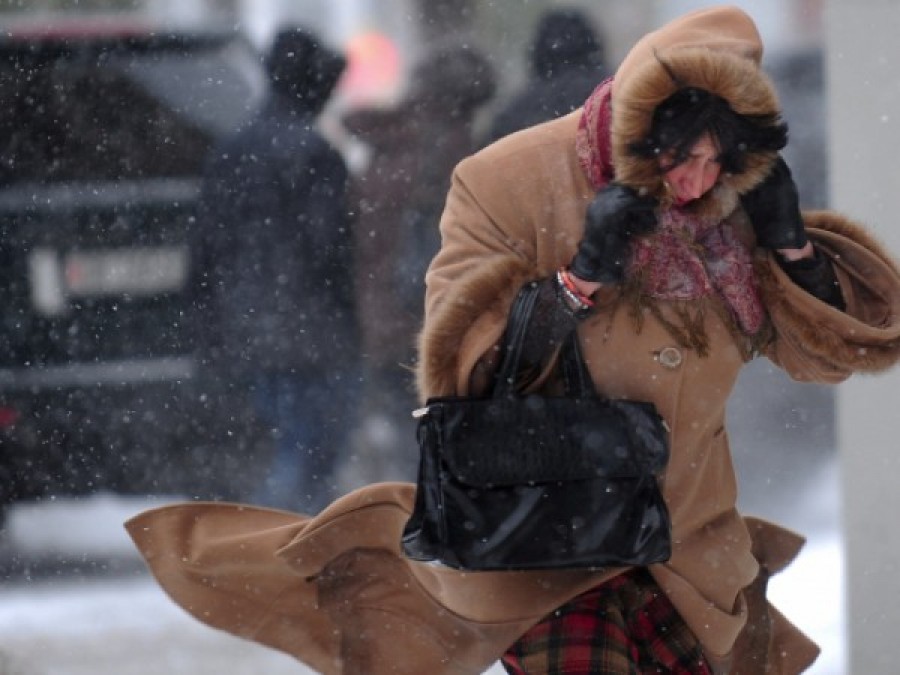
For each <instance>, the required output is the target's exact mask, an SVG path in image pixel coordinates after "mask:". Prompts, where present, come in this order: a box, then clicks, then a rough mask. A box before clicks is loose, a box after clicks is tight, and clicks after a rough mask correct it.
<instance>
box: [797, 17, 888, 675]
mask: <svg viewBox="0 0 900 675" xmlns="http://www.w3.org/2000/svg"><path fill="white" fill-rule="evenodd" d="M898 25H900V3H897V2H895V1H894V0H857V2H853V3H849V2H846V1H845V0H827V3H826V35H827V40H826V45H827V81H828V83H829V104H828V113H829V117H830V121H829V129H830V133H829V144H830V147H829V151H830V155H831V177H832V179H831V195H832V205H833V208H835V209H836V210H838V211H841V212H844V213H847V214H848V215H851V216H853V217H854V218H856V219H858V220H860V221H862V222H864V223H867V224H868V225H870V226H871V227H872V230H873V231H874V233H875V234H876V236H877V237H878V238H879V239H880V240H881V241H882V242H883V243H884V244H885V245H886V246H887V247H888V248H889V249H890V250H891V251H892V252H893V253H894V255H895V256H898V255H900V226H898V218H900V168H898V167H900V77H898V75H897V66H898V64H900V40H898V39H897V26H898ZM898 392H900V369H894V370H893V371H891V372H890V373H887V374H884V375H879V376H876V377H870V376H860V375H856V376H854V377H853V378H851V380H850V381H849V382H847V383H845V384H843V385H841V386H840V387H838V392H837V411H838V419H837V426H838V448H839V453H840V457H841V464H842V475H843V492H844V534H845V542H846V551H847V553H846V555H847V561H846V562H847V564H846V574H847V577H846V589H847V608H846V610H847V611H846V627H847V631H848V639H849V650H848V653H849V661H850V663H849V668H848V672H850V673H892V672H897V664H898V663H900V640H898V639H897V627H898V626H900V577H898V574H900V522H898V521H900V487H898V482H897V481H898V478H900V427H898V425H897V420H898V418H900V403H898ZM810 600H811V601H812V602H815V598H810Z"/></svg>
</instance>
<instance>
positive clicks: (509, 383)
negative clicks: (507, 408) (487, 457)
mask: <svg viewBox="0 0 900 675" xmlns="http://www.w3.org/2000/svg"><path fill="white" fill-rule="evenodd" d="M539 293H540V288H539V287H538V284H537V283H536V282H530V283H527V284H525V285H524V286H523V287H522V289H521V290H520V291H519V293H518V295H516V298H515V300H514V301H513V304H512V307H511V308H510V310H509V318H508V319H507V322H506V332H505V333H504V336H505V339H504V343H503V360H502V361H501V363H500V368H499V370H498V371H497V376H496V378H495V380H494V391H493V397H494V398H503V397H512V396H516V395H517V394H518V392H517V391H516V375H517V374H518V372H519V365H520V361H521V359H522V350H523V348H524V345H525V335H526V334H527V332H528V325H529V323H530V322H531V316H532V314H533V313H534V307H535V305H536V304H537V299H538V295H539ZM559 360H560V367H561V368H562V375H563V380H564V383H565V391H566V396H569V397H572V398H584V397H596V391H595V389H594V383H593V380H592V379H591V374H590V373H589V372H588V369H587V366H586V365H585V363H584V358H583V357H582V354H581V348H580V346H579V344H578V336H577V334H576V333H575V330H574V328H573V329H572V331H571V333H570V334H569V336H568V337H567V339H566V341H565V343H564V344H563V347H562V350H561V352H560V355H559Z"/></svg>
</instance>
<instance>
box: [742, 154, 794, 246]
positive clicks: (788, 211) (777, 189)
mask: <svg viewBox="0 0 900 675" xmlns="http://www.w3.org/2000/svg"><path fill="white" fill-rule="evenodd" d="M741 205H742V206H743V207H744V211H746V212H747V216H748V217H749V218H750V223H751V224H752V225H753V229H754V230H755V231H756V241H757V243H758V244H759V245H760V246H763V247H765V248H771V249H779V248H803V247H804V246H806V243H807V241H809V240H808V239H807V237H806V228H805V227H804V226H803V219H802V218H801V217H800V200H799V197H798V195H797V185H796V183H794V179H793V177H792V176H791V170H790V169H789V168H788V165H787V164H785V161H784V160H783V159H782V158H781V157H779V158H778V160H777V161H776V162H775V164H774V165H773V167H772V171H771V172H770V173H769V175H768V176H766V179H765V180H764V181H763V182H762V183H760V184H759V185H758V186H756V187H755V188H753V190H751V191H750V192H748V193H747V194H745V195H744V196H743V197H741Z"/></svg>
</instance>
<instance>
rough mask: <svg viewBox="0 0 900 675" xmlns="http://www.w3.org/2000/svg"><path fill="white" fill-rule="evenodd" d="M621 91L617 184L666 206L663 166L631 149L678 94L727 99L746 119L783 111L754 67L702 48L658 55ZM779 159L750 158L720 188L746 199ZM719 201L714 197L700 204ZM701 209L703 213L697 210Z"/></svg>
mask: <svg viewBox="0 0 900 675" xmlns="http://www.w3.org/2000/svg"><path fill="white" fill-rule="evenodd" d="M673 75H674V76H675V78H676V79H675V80H673V77H672V76H673ZM617 85H618V86H617V88H616V90H615V94H614V97H613V114H612V157H613V164H614V166H615V167H616V180H617V181H620V182H623V183H625V184H627V185H631V186H633V187H635V188H637V189H640V190H642V191H645V192H646V193H647V194H649V195H651V196H654V197H656V198H657V199H661V200H663V201H665V200H666V198H667V193H666V189H665V185H664V183H663V176H662V174H661V173H660V171H659V164H658V162H657V161H656V159H652V158H651V159H645V158H642V157H636V156H634V155H633V154H631V153H630V152H629V151H628V145H629V144H630V143H632V142H634V141H637V140H639V139H641V138H644V137H646V135H647V134H648V133H649V131H650V126H651V121H652V119H653V111H654V110H655V109H656V107H657V106H658V105H659V104H660V103H662V102H663V101H665V100H666V99H667V98H668V97H669V96H671V95H672V94H674V93H675V92H676V91H677V90H678V89H680V88H683V87H697V88H700V89H704V90H706V91H708V92H710V93H712V94H716V95H717V96H720V97H722V98H724V99H725V100H726V101H728V103H729V104H730V105H731V107H732V108H733V109H734V110H735V111H736V112H737V113H739V114H742V115H772V114H778V113H779V112H780V110H781V107H780V104H779V102H778V96H777V94H776V92H775V87H774V85H773V84H772V82H771V81H770V80H769V78H768V77H767V76H766V75H765V73H763V72H762V71H761V70H760V69H759V67H758V66H757V64H756V63H755V62H754V61H752V60H751V59H748V58H746V57H743V56H738V55H736V54H733V53H729V52H725V51H719V50H714V49H709V48H703V47H684V48H673V49H670V50H667V51H665V52H663V53H661V54H657V58H656V59H653V60H650V61H648V62H646V63H644V64H641V65H640V66H639V67H637V68H635V69H634V71H633V72H631V73H630V74H629V76H628V78H627V80H625V81H623V82H617ZM775 157H776V153H774V152H759V153H754V154H751V155H749V156H748V157H747V166H746V169H745V171H743V172H742V173H740V174H727V175H723V176H722V177H721V179H720V182H721V184H722V186H724V187H725V188H726V189H727V190H728V191H731V192H736V193H737V194H743V193H745V192H747V191H748V190H750V189H752V188H753V187H755V186H756V185H757V184H759V183H760V182H761V181H762V179H763V178H764V177H765V176H766V174H767V173H768V171H769V168H770V166H771V164H772V162H773V161H774V160H775ZM718 199H719V197H718V196H717V195H715V194H714V193H712V192H711V193H710V194H708V195H706V196H705V197H703V198H701V199H700V200H698V202H705V201H717V200H718ZM697 208H699V209H703V208H704V207H703V206H701V205H700V204H698V205H697Z"/></svg>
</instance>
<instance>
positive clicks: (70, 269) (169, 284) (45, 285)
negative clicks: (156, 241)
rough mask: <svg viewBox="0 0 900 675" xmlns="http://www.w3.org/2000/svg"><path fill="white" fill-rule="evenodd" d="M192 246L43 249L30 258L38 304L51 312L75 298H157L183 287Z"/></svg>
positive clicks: (44, 311) (61, 310)
mask: <svg viewBox="0 0 900 675" xmlns="http://www.w3.org/2000/svg"><path fill="white" fill-rule="evenodd" d="M188 264H189V257H188V249H187V246H142V247H135V248H116V249H91V250H83V251H70V252H69V253H66V254H64V255H63V256H61V257H60V256H59V255H58V254H57V252H56V251H54V250H52V249H48V248H39V249H35V250H34V251H32V253H31V255H30V259H29V268H30V278H31V295H32V300H33V302H34V305H35V307H36V308H37V309H38V310H39V311H40V312H41V313H42V314H45V315H48V316H53V315H58V314H63V313H65V312H66V311H67V308H68V300H69V298H73V297H81V298H86V297H100V296H116V295H129V296H152V295H158V294H160V293H171V292H177V291H180V290H181V289H182V288H184V285H185V282H186V281H187V275H188Z"/></svg>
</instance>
